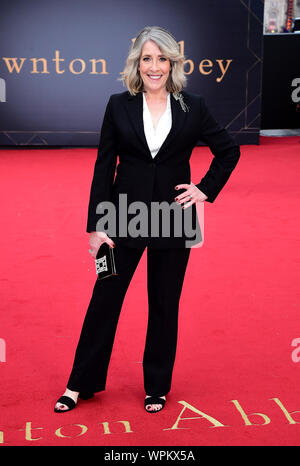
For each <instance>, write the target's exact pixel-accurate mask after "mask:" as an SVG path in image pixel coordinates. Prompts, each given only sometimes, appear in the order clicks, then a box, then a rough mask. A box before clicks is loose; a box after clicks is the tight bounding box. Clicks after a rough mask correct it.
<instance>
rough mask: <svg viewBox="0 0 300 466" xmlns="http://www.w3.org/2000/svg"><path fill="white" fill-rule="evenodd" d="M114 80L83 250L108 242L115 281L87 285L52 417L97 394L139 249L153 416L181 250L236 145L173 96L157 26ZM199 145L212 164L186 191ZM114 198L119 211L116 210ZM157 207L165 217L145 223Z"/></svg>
mask: <svg viewBox="0 0 300 466" xmlns="http://www.w3.org/2000/svg"><path fill="white" fill-rule="evenodd" d="M121 79H122V80H123V81H124V83H125V85H126V86H127V89H128V91H126V92H123V93H121V94H114V95H112V96H111V97H110V99H109V102H108V104H107V107H106V111H105V115H104V120H103V124H102V128H101V135H100V144H99V150H98V157H97V160H96V163H95V169H94V177H93V181H92V186H91V194H90V202H89V211H88V222H87V231H88V232H89V233H90V246H91V249H90V253H91V254H92V256H93V258H95V257H96V255H97V252H98V249H99V247H100V245H101V244H102V243H103V242H106V243H108V244H109V246H110V247H112V248H114V254H115V261H116V268H117V272H118V275H117V276H113V277H109V278H106V279H105V280H97V281H96V283H95V286H94V290H93V295H92V298H91V301H90V304H89V307H88V310H87V314H86V317H85V320H84V324H83V328H82V331H81V335H80V339H79V343H78V346H77V350H76V355H75V360H74V365H73V369H72V372H71V375H70V378H69V381H68V384H67V389H66V391H65V393H64V395H63V396H62V397H60V398H59V400H58V401H57V403H56V405H55V411H56V412H65V411H69V410H70V409H73V408H74V407H75V406H76V404H77V400H78V397H79V398H82V399H87V398H89V397H91V396H93V394H94V393H95V392H98V391H102V390H104V389H105V384H106V376H107V370H108V365H109V361H110V356H111V351H112V347H113V342H114V337H115V332H116V327H117V323H118V318H119V314H120V311H121V307H122V303H123V300H124V297H125V294H126V291H127V289H128V286H129V284H130V281H131V278H132V276H133V274H134V271H135V269H136V267H137V265H138V263H139V260H140V258H141V256H142V254H143V251H144V250H145V248H147V286H148V301H149V318H148V328H147V336H146V344H145V351H144V357H143V373H144V387H145V401H144V405H145V409H146V411H147V412H151V413H154V412H158V411H160V410H161V409H163V407H164V406H165V402H166V395H167V393H168V392H169V391H170V388H171V379H172V371H173V366H174V361H175V352H176V344H177V330H178V307H179V299H180V294H181V290H182V286H183V280H184V275H185V270H186V266H187V263H188V259H189V255H190V248H191V246H192V245H193V244H195V242H196V243H197V242H199V241H200V239H201V235H200V237H199V223H198V220H197V215H196V202H203V201H205V200H207V201H208V202H213V201H214V200H215V198H216V197H217V195H218V193H219V192H220V191H221V189H222V188H223V186H224V185H225V183H226V182H227V180H228V178H229V176H230V174H231V172H232V170H233V169H234V167H235V166H236V164H237V161H238V159H239V156H240V151H239V147H238V145H236V144H235V142H234V141H233V139H232V138H231V137H230V136H229V134H228V133H227V132H226V130H225V129H223V128H221V127H220V126H219V125H218V123H217V122H216V121H215V120H214V119H213V117H212V116H211V115H210V113H209V111H208V109H207V108H206V106H205V103H204V100H203V98H202V97H201V96H199V95H193V94H190V93H187V92H185V91H182V89H183V87H184V86H185V85H186V77H185V75H184V56H182V55H181V53H180V50H179V47H178V44H177V42H176V40H175V39H174V37H173V36H172V35H171V34H170V33H169V32H168V31H166V30H165V29H163V28H160V27H156V26H155V27H146V28H144V29H143V30H142V31H141V32H140V33H139V34H138V36H137V38H136V40H135V42H134V43H133V44H132V46H131V48H130V52H129V55H128V58H127V62H126V66H125V69H124V72H123V76H122V78H121ZM181 91H182V92H181ZM199 140H202V141H203V142H204V143H207V144H208V145H209V147H210V149H211V151H212V153H213V155H214V156H215V157H214V159H213V161H212V163H211V165H210V167H209V170H208V171H207V173H206V175H205V176H204V177H203V178H202V180H201V181H200V183H199V184H196V185H195V184H193V183H192V182H191V180H190V166H189V159H190V156H191V153H192V150H193V148H194V147H195V145H196V144H197V141H199ZM117 155H118V156H119V164H118V167H117V174H116V177H115V179H114V175H115V168H116V161H117ZM176 190H178V191H176ZM122 196H123V197H125V199H126V201H127V204H128V205H129V208H128V210H126V212H125V213H124V209H123V211H122V208H121V207H122V205H123V204H122V203H121V201H120V200H121V197H122ZM123 201H124V198H122V202H123ZM105 202H110V203H111V204H110V205H111V206H113V207H114V209H115V213H116V217H115V218H116V219H117V221H116V222H114V224H113V226H112V227H109V228H108V229H106V231H105V226H104V225H105V224H104V223H103V222H104V218H105V216H104V215H103V214H104V212H103V211H101V208H99V205H100V207H101V205H102V206H103V204H104V203H105ZM99 203H100V204H99ZM137 203H139V207H140V209H141V208H142V207H145V211H146V215H144V216H141V217H139V219H138V220H139V222H136V218H134V216H133V214H134V213H136V206H137ZM121 204H122V205H121ZM158 205H160V206H163V208H166V207H167V208H169V211H167V210H165V211H163V215H160V216H158V217H157V216H155V215H154V213H155V212H156V213H157V206H158ZM97 206H98V209H97ZM155 208H156V210H155ZM99 211H100V212H99ZM171 213H172V214H173V216H172V215H171ZM188 213H189V215H186V214H188ZM101 214H102V215H101ZM112 218H114V217H113V216H112ZM108 223H109V222H108ZM138 223H139V224H141V223H142V228H140V230H139V229H138V228H137V224H138ZM121 224H122V225H123V226H122V228H121V226H120V225H121ZM124 225H125V227H126V229H125V231H126V233H124V228H123V227H124ZM191 225H193V226H195V228H191ZM140 226H141V225H140ZM179 226H180V227H181V229H180V230H178V227H179ZM146 227H147V228H146ZM121 230H122V231H121ZM179 231H180V232H179ZM178 232H179V233H178Z"/></svg>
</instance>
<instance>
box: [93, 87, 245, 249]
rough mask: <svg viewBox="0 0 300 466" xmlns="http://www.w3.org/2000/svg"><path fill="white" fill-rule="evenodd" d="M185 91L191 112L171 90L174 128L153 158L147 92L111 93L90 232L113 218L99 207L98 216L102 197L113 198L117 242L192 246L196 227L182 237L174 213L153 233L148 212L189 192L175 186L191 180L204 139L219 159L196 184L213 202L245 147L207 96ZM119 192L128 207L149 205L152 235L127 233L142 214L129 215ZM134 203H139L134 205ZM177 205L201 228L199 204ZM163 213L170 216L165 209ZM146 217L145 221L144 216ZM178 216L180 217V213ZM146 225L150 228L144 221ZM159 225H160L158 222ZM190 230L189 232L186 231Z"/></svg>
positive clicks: (112, 231) (113, 232)
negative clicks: (167, 228) (215, 115)
mask: <svg viewBox="0 0 300 466" xmlns="http://www.w3.org/2000/svg"><path fill="white" fill-rule="evenodd" d="M182 95H183V98H184V102H185V103H186V105H187V106H188V107H189V111H187V112H184V111H183V109H182V107H181V105H180V102H179V100H176V99H175V98H174V96H173V95H172V94H171V111H172V127H171V130H170V132H169V134H168V136H167V138H166V139H165V141H164V143H163V144H162V146H161V148H160V150H159V152H158V153H157V155H156V156H155V158H152V156H151V153H150V151H149V148H148V145H147V141H146V138H145V133H144V126H143V95H142V92H139V93H138V94H137V95H136V96H131V95H130V93H129V92H128V91H125V92H122V93H120V94H113V95H112V96H111V97H110V99H109V102H108V104H107V107H106V111H105V115H104V119H103V123H102V128H101V133H100V143H99V148H98V156H97V159H96V163H95V168H94V176H93V180H92V186H91V192H90V201H89V209H88V222H87V231H88V232H92V231H96V230H97V231H103V220H104V216H105V215H106V218H108V217H107V212H108V211H107V210H106V211H104V210H102V213H101V214H99V212H100V211H99V210H98V214H97V212H96V209H97V205H98V204H99V203H102V204H100V207H101V205H102V206H104V204H103V201H110V202H111V203H112V205H113V206H114V207H115V209H116V222H112V223H117V225H116V229H115V227H114V226H112V223H111V222H110V220H111V219H112V220H113V219H114V218H113V217H111V216H109V219H110V220H109V221H108V223H106V227H105V228H106V230H105V231H106V233H107V234H108V235H109V236H110V237H111V238H112V239H113V240H114V242H115V243H116V245H118V244H122V245H124V246H128V247H143V246H145V245H148V246H151V247H155V248H170V247H180V248H182V247H190V246H188V245H187V240H189V241H190V240H191V239H192V237H191V235H190V232H191V228H187V229H185V227H184V226H183V227H182V234H180V235H178V230H176V229H175V227H174V222H175V220H174V218H175V214H174V217H172V213H171V215H170V216H169V219H170V221H169V223H170V232H167V234H166V231H164V233H163V230H162V227H161V224H160V226H159V227H158V230H157V229H155V231H156V233H154V234H150V232H151V231H152V230H151V228H150V224H151V221H152V224H154V220H153V217H151V215H150V213H149V212H150V210H151V209H150V207H151V205H154V204H153V203H155V202H156V203H161V202H164V203H165V205H166V203H168V205H169V206H170V205H171V204H172V205H174V198H175V197H176V195H178V194H180V193H181V192H183V191H184V190H175V186H176V185H177V184H182V183H188V184H189V183H190V182H191V178H190V164H189V159H190V156H191V153H192V150H193V148H194V147H195V146H196V144H197V142H198V141H199V140H201V141H203V142H204V143H205V144H207V145H208V146H209V148H210V150H211V152H212V154H213V155H214V158H213V160H212V162H211V165H210V167H209V169H208V171H207V173H206V174H205V176H204V177H203V178H202V179H201V181H200V182H199V183H198V184H196V183H194V184H196V186H197V187H198V188H199V189H200V190H201V191H202V192H204V193H205V194H206V195H207V196H208V198H207V201H208V202H214V200H215V199H216V197H217V195H218V194H219V192H220V191H221V189H222V188H223V186H224V185H225V183H226V182H227V180H228V178H229V176H230V174H231V172H232V170H233V169H234V167H235V166H236V164H237V162H238V159H239V157H240V149H239V146H238V145H237V144H236V143H235V141H234V140H233V138H232V137H231V136H230V135H229V134H228V132H227V131H226V130H225V129H224V128H222V127H221V126H220V125H219V124H218V123H217V122H216V121H215V119H214V118H213V117H212V115H211V114H210V113H209V110H208V109H207V107H206V105H205V102H204V99H203V97H202V96H200V95H196V94H191V93H188V92H186V91H182ZM117 156H119V164H118V166H117V173H116V176H115V169H116V163H117ZM119 194H123V201H122V202H123V204H122V206H124V205H125V204H124V199H125V198H126V201H127V206H129V205H130V204H131V203H133V202H136V201H142V202H143V203H144V204H145V206H147V208H148V217H147V222H148V226H149V228H148V232H147V236H137V237H132V234H131V233H130V234H128V230H129V228H128V229H127V233H125V229H124V226H125V225H126V228H127V227H129V224H130V222H135V223H131V225H134V224H136V222H137V218H138V213H141V211H140V210H137V211H135V213H134V214H133V213H131V214H130V213H128V210H127V214H126V215H125V210H124V209H123V210H122V206H121V204H120V197H119ZM126 196H127V197H126ZM144 204H143V205H144ZM156 205H157V204H156ZM134 206H135V204H133V205H132V207H134ZM177 208H178V209H180V211H181V214H182V215H187V211H190V212H189V214H190V216H189V221H190V219H191V218H192V225H193V227H192V228H194V227H195V231H196V230H197V231H199V224H198V219H197V213H196V206H195V204H194V205H192V206H191V207H189V208H187V209H182V208H181V207H179V206H177ZM121 212H123V213H121ZM132 212H133V211H132ZM169 212H170V211H169ZM105 213H106V214H105ZM177 214H178V211H177V213H176V215H177ZM150 217H151V218H150ZM162 217H163V218H164V219H165V220H166V219H167V214H166V212H165V213H164V214H163V215H162ZM141 218H143V219H144V220H145V216H144V217H142V216H141V217H140V219H141ZM156 218H157V217H156ZM176 218H177V220H178V216H177V217H176ZM120 219H121V220H120ZM134 219H135V220H134ZM172 219H173V222H172ZM98 220H102V224H101V225H99V223H98V226H97V222H98ZM119 220H120V221H121V223H122V228H121V227H120V224H119ZM155 222H156V220H155ZM109 223H110V225H108V224H109ZM183 224H184V219H183ZM143 225H144V226H145V222H144V224H143ZM136 226H137V225H136ZM155 226H156V227H157V225H156V224H155ZM99 227H100V228H99ZM185 230H188V232H187V233H186V232H185ZM157 232H158V233H157ZM141 234H142V235H143V234H144V233H141ZM165 235H166V236H165ZM194 239H196V243H197V242H199V235H196V234H195V235H194ZM200 239H201V238H200ZM194 244H195V243H194ZM190 245H191V243H190Z"/></svg>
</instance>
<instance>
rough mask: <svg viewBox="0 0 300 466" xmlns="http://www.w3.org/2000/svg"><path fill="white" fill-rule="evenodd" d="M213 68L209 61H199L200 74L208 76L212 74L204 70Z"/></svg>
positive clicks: (210, 71)
mask: <svg viewBox="0 0 300 466" xmlns="http://www.w3.org/2000/svg"><path fill="white" fill-rule="evenodd" d="M213 66H214V64H213V62H212V61H211V60H208V59H205V60H201V62H200V63H199V71H200V73H201V74H210V73H212V70H209V71H206V70H205V68H212V67H213Z"/></svg>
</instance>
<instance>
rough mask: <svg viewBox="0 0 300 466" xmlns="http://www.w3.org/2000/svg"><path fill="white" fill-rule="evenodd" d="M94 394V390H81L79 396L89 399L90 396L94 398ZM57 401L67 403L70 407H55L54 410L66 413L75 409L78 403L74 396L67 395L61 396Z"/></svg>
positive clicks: (82, 398)
mask: <svg viewBox="0 0 300 466" xmlns="http://www.w3.org/2000/svg"><path fill="white" fill-rule="evenodd" d="M93 396H94V393H92V392H79V395H78V398H80V399H81V400H89V399H90V398H93ZM57 403H61V404H64V405H66V406H67V407H68V409H59V408H55V407H54V411H55V412H56V413H66V412H67V411H71V410H72V409H74V408H75V407H76V405H77V403H75V401H74V400H73V399H72V398H70V397H69V396H66V395H63V396H61V397H60V398H59V399H58V400H57V402H56V404H57Z"/></svg>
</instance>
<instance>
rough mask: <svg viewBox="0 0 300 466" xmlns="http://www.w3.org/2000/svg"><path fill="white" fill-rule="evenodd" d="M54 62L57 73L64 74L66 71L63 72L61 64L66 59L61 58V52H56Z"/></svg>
mask: <svg viewBox="0 0 300 466" xmlns="http://www.w3.org/2000/svg"><path fill="white" fill-rule="evenodd" d="M52 61H54V62H55V71H56V73H57V74H62V73H64V72H65V70H61V69H60V68H59V62H61V61H65V59H64V58H60V54H59V50H55V58H52Z"/></svg>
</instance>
